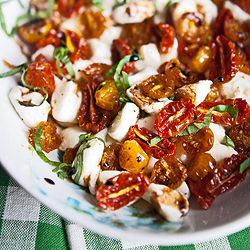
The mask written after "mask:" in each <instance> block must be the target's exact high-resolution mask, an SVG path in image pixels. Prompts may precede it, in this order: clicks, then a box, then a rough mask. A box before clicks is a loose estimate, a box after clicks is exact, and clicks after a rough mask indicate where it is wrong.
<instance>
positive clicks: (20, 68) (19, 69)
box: [0, 62, 28, 78]
mask: <svg viewBox="0 0 250 250" xmlns="http://www.w3.org/2000/svg"><path fill="white" fill-rule="evenodd" d="M27 65H28V63H27V62H26V63H23V64H20V65H18V66H16V67H15V68H13V69H12V70H10V71H8V72H5V73H2V74H0V78H4V77H8V76H13V75H15V74H17V73H19V72H22V71H23V70H24V69H25V68H26V67H27Z"/></svg>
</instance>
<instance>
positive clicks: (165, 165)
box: [150, 155, 187, 189]
mask: <svg viewBox="0 0 250 250" xmlns="http://www.w3.org/2000/svg"><path fill="white" fill-rule="evenodd" d="M186 178H187V169H186V167H185V166H184V165H182V164H181V163H180V162H179V161H178V160H177V159H176V158H175V157H174V156H170V155H164V156H162V157H161V158H160V159H159V160H158V161H157V162H156V163H155V165H154V167H153V170H152V175H151V177H150V182H153V183H156V184H163V185H166V186H168V187H170V188H172V189H176V188H178V187H179V186H180V185H181V184H182V183H183V181H185V180H186Z"/></svg>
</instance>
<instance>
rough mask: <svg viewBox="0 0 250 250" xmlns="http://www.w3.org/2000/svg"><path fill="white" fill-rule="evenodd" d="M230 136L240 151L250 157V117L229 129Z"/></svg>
mask: <svg viewBox="0 0 250 250" xmlns="http://www.w3.org/2000/svg"><path fill="white" fill-rule="evenodd" d="M229 137H230V138H231V140H232V141H233V142H234V145H235V150H236V151H237V152H238V153H241V154H244V155H246V156H247V157H250V118H247V119H246V121H245V122H244V123H241V124H239V125H235V126H233V127H232V128H231V129H230V131H229Z"/></svg>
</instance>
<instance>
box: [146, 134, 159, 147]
mask: <svg viewBox="0 0 250 250" xmlns="http://www.w3.org/2000/svg"><path fill="white" fill-rule="evenodd" d="M162 139H163V138H161V137H160V136H158V135H157V136H156V137H154V138H152V139H151V140H150V141H149V142H147V143H148V145H149V147H153V146H154V145H156V144H157V143H158V142H160V141H161V140H162Z"/></svg>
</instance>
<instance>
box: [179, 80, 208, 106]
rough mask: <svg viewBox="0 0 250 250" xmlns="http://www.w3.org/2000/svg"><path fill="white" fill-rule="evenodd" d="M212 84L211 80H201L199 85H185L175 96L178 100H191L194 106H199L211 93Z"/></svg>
mask: <svg viewBox="0 0 250 250" xmlns="http://www.w3.org/2000/svg"><path fill="white" fill-rule="evenodd" d="M212 83H213V82H212V81H210V80H201V81H199V82H197V83H192V84H187V85H184V86H183V87H181V88H178V89H177V90H176V91H175V93H174V96H175V98H176V99H177V100H179V99H181V98H190V99H191V100H192V101H193V103H194V105H195V106H197V105H199V104H200V103H201V102H203V101H204V100H205V98H206V96H207V94H208V93H209V92H210V86H211V85H212Z"/></svg>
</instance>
